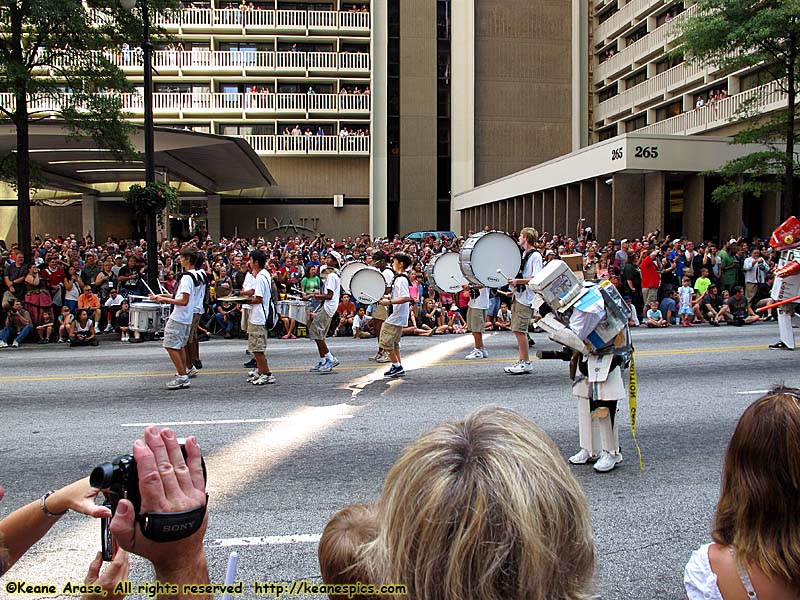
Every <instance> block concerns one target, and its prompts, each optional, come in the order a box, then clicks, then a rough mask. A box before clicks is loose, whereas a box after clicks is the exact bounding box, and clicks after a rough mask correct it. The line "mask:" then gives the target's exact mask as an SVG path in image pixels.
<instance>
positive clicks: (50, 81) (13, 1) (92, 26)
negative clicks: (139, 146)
mask: <svg viewBox="0 0 800 600" xmlns="http://www.w3.org/2000/svg"><path fill="white" fill-rule="evenodd" d="M147 1H148V4H149V6H150V9H151V11H153V12H156V11H165V10H168V9H170V8H172V7H175V6H176V5H177V2H173V1H172V0H147ZM151 14H152V13H151ZM142 33H143V26H142V20H141V15H140V13H139V12H138V11H137V12H130V11H127V10H125V9H123V8H122V7H121V5H120V4H119V0H105V1H102V0H85V1H84V2H80V1H79V0H0V92H6V93H10V94H13V103H11V105H5V106H4V105H2V104H0V114H2V115H3V116H4V117H6V118H8V119H10V121H11V122H12V123H13V124H14V126H15V128H16V134H17V146H16V152H14V153H10V154H8V155H5V156H0V179H2V180H3V181H6V182H8V183H10V184H12V185H13V186H14V187H15V188H16V190H17V200H18V202H17V230H18V236H19V245H20V249H21V250H22V251H23V252H24V253H25V255H26V257H27V256H29V255H30V248H31V194H30V190H31V187H35V186H37V185H41V184H42V183H43V182H42V181H41V180H39V178H38V177H37V173H36V172H35V171H34V170H32V168H31V161H30V145H29V139H28V134H29V124H30V123H31V122H32V121H34V120H38V119H42V118H46V117H49V116H50V115H51V114H55V115H56V116H58V117H60V118H61V119H63V120H64V122H65V124H66V126H67V127H68V128H69V130H71V131H73V132H75V133H78V132H83V133H88V134H89V135H91V136H92V137H93V138H94V140H95V141H96V142H97V144H98V145H100V146H101V147H103V148H108V149H110V150H111V151H112V152H113V153H114V155H115V156H116V157H117V158H120V159H124V158H132V157H133V156H134V155H135V153H134V150H133V147H132V145H131V143H130V139H129V134H130V125H129V124H128V123H127V122H126V121H125V120H124V119H123V115H122V114H121V108H122V101H121V100H120V98H119V96H118V94H119V93H124V92H133V91H134V90H133V86H132V85H131V83H130V82H129V81H128V80H127V79H126V78H125V75H124V73H123V72H122V70H121V69H120V68H119V67H117V66H116V65H115V64H113V61H112V60H111V58H113V53H114V52H118V51H119V49H120V48H121V47H122V45H123V44H126V43H127V44H130V45H131V46H135V45H136V42H137V41H138V40H141V39H142ZM65 90H66V92H67V93H65ZM42 102H46V103H47V104H48V105H49V106H48V107H49V108H52V109H53V110H47V111H46V113H42V112H37V111H35V110H31V106H34V107H35V106H36V104H41V103H42Z"/></svg>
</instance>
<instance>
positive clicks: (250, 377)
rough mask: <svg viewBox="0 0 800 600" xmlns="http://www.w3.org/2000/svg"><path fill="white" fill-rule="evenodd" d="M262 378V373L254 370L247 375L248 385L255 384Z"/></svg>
mask: <svg viewBox="0 0 800 600" xmlns="http://www.w3.org/2000/svg"><path fill="white" fill-rule="evenodd" d="M259 377H261V373H259V372H258V369H257V368H256V369H253V370H252V371H249V372H248V373H247V383H253V382H254V381H255V380H256V379H258V378H259Z"/></svg>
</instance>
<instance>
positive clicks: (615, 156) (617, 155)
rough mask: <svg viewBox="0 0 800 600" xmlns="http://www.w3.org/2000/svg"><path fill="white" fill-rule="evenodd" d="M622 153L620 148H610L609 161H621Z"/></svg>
mask: <svg viewBox="0 0 800 600" xmlns="http://www.w3.org/2000/svg"><path fill="white" fill-rule="evenodd" d="M623 156H624V153H623V151H622V147H619V148H612V149H611V160H612V161H614V160H622V157H623Z"/></svg>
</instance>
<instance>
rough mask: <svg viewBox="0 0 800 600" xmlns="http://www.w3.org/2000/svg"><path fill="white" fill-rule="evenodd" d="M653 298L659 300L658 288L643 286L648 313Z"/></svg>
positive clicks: (643, 295) (643, 297) (643, 299)
mask: <svg viewBox="0 0 800 600" xmlns="http://www.w3.org/2000/svg"><path fill="white" fill-rule="evenodd" d="M653 300H658V288H642V302H643V305H644V311H645V313H647V309H648V308H649V307H650V303H651V302H652V301H653Z"/></svg>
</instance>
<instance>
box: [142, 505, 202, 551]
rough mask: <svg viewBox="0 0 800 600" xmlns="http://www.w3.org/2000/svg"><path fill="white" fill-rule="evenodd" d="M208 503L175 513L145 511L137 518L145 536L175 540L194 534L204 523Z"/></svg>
mask: <svg viewBox="0 0 800 600" xmlns="http://www.w3.org/2000/svg"><path fill="white" fill-rule="evenodd" d="M207 504H208V494H206V503H205V504H203V506H200V507H198V508H195V509H192V510H184V511H182V512H174V513H144V514H140V515H137V517H136V520H137V521H138V522H139V526H140V527H141V529H142V533H143V534H144V537H146V538H147V539H150V540H153V541H154V542H174V541H176V540H182V539H183V538H187V537H189V536H190V535H192V534H194V533H195V532H196V531H197V530H199V529H200V527H201V526H202V524H203V518H204V517H205V514H206V505H207Z"/></svg>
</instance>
